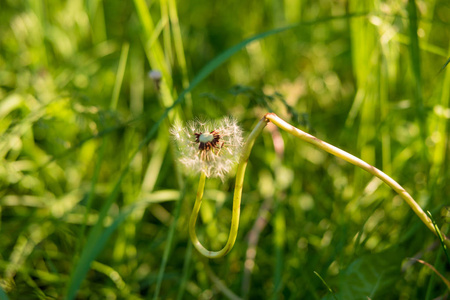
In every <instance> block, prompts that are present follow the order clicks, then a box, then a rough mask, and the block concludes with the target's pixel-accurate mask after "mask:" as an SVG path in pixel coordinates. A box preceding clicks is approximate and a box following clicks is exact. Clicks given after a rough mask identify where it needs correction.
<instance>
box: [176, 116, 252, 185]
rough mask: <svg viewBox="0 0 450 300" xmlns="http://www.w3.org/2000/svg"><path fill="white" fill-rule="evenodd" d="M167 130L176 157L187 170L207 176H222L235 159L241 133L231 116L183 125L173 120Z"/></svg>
mask: <svg viewBox="0 0 450 300" xmlns="http://www.w3.org/2000/svg"><path fill="white" fill-rule="evenodd" d="M170 132H171V134H172V137H173V139H174V140H175V142H176V145H177V150H178V151H177V152H178V156H179V158H178V161H179V162H180V163H181V165H183V167H184V169H185V171H187V172H188V173H189V172H194V173H200V172H204V173H205V174H206V176H207V177H219V178H221V179H222V180H223V179H224V178H225V175H226V174H228V173H229V172H230V171H231V169H232V168H233V166H234V165H236V164H237V162H238V161H239V157H240V154H241V149H242V145H243V137H242V130H241V128H240V127H239V125H237V121H236V120H235V119H234V118H231V117H225V118H223V119H221V120H219V121H216V122H213V121H200V120H195V121H191V122H189V123H187V125H186V126H185V127H183V126H182V125H180V124H176V125H175V126H173V127H172V129H171V131H170Z"/></svg>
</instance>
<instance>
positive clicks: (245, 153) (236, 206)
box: [189, 117, 268, 258]
mask: <svg viewBox="0 0 450 300" xmlns="http://www.w3.org/2000/svg"><path fill="white" fill-rule="evenodd" d="M267 122H268V120H267V119H266V118H265V117H263V118H262V119H261V120H259V122H258V124H257V125H256V126H255V128H254V129H253V131H252V132H251V133H250V135H249V137H248V139H247V142H246V143H245V145H244V149H243V150H242V153H241V157H240V159H239V165H238V168H237V171H236V183H235V186H234V196H233V213H232V217H231V228H230V233H229V235H228V241H227V243H226V244H225V246H224V247H223V248H222V250H219V251H211V250H208V249H206V248H205V247H203V245H202V244H201V243H200V241H199V240H198V238H197V234H196V232H195V224H196V222H197V216H198V212H199V211H200V206H201V205H202V198H203V191H204V189H205V181H206V175H205V173H201V175H200V180H199V183H198V189H197V196H196V198H195V204H194V209H193V210H192V214H191V218H190V220H189V235H190V236H191V240H192V243H193V244H194V246H195V248H196V249H197V250H198V251H199V252H200V253H201V254H202V255H204V256H206V257H208V258H219V257H222V256H224V255H225V254H227V253H228V252H230V250H231V249H232V248H233V246H234V242H235V241H236V237H237V233H238V227H239V217H240V214H241V198H242V188H243V185H244V176H245V169H246V168H247V162H248V158H249V156H250V152H251V151H252V148H253V144H254V143H255V140H256V138H257V137H258V136H259V135H260V134H261V132H262V130H263V129H264V127H265V126H266V125H267Z"/></svg>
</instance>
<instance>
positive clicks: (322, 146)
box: [265, 113, 450, 247]
mask: <svg viewBox="0 0 450 300" xmlns="http://www.w3.org/2000/svg"><path fill="white" fill-rule="evenodd" d="M265 118H266V119H267V120H268V121H270V122H272V123H273V124H275V125H276V126H278V127H279V128H281V129H283V130H284V131H286V132H288V133H290V134H292V135H294V136H296V137H298V138H300V139H302V140H303V141H305V142H308V143H310V144H313V145H314V146H317V147H319V148H320V149H322V150H324V151H326V152H328V153H330V154H333V155H335V156H337V157H339V158H342V159H343V160H345V161H347V162H349V163H351V164H353V165H355V166H357V167H360V168H361V169H364V170H366V171H367V172H369V173H370V174H372V175H374V176H376V177H378V178H380V179H381V180H382V181H384V182H385V183H386V184H387V185H388V186H390V187H391V188H392V189H393V190H394V191H396V192H397V193H398V194H399V195H400V196H401V197H402V198H403V199H404V200H405V201H406V203H408V205H409V206H410V207H411V208H412V210H413V211H414V212H415V213H416V215H417V216H418V217H419V218H420V219H421V220H422V222H423V223H424V224H425V225H426V226H427V227H428V229H430V230H431V231H432V232H433V233H434V234H435V235H438V232H437V231H436V228H435V227H434V226H433V222H432V221H431V220H430V218H429V217H428V216H427V214H426V213H425V212H424V211H423V210H422V208H421V207H420V206H419V204H417V202H416V201H414V199H413V198H412V197H411V195H410V194H408V192H407V191H406V190H405V189H404V188H403V187H402V186H401V185H400V184H398V183H397V182H396V181H395V180H394V179H392V178H391V177H389V176H388V175H386V174H385V173H383V172H382V171H380V170H378V169H377V168H375V167H374V166H372V165H370V164H368V163H366V162H365V161H363V160H361V159H359V158H357V157H356V156H353V155H351V154H350V153H347V152H345V151H343V150H341V149H339V148H337V147H335V146H332V145H330V144H328V143H326V142H324V141H322V140H320V139H318V138H316V137H315V136H312V135H310V134H308V133H306V132H304V131H301V130H300V129H298V128H296V127H294V126H292V125H291V124H289V123H287V122H285V121H284V120H282V119H280V118H279V117H278V116H277V115H276V114H274V113H268V114H266V115H265ZM444 243H445V245H447V247H450V240H449V239H448V238H447V237H444Z"/></svg>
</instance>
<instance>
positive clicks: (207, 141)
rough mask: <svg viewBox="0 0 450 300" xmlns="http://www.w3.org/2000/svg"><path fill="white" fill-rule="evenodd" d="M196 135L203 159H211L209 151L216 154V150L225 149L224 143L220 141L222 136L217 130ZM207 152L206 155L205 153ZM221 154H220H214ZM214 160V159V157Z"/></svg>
mask: <svg viewBox="0 0 450 300" xmlns="http://www.w3.org/2000/svg"><path fill="white" fill-rule="evenodd" d="M194 135H195V142H196V143H198V150H200V151H201V157H202V158H206V159H207V160H208V159H209V155H208V153H207V152H208V151H211V152H213V153H214V151H213V150H214V149H219V151H220V149H221V148H222V147H223V144H224V142H221V141H220V139H221V138H222V136H221V135H220V133H219V132H218V131H216V130H213V131H211V132H210V133H208V132H200V133H197V132H196V133H194ZM205 152H206V153H205ZM214 154H216V155H217V154H219V152H217V153H214ZM213 158H214V157H213Z"/></svg>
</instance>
